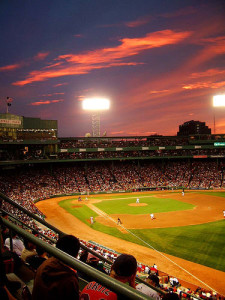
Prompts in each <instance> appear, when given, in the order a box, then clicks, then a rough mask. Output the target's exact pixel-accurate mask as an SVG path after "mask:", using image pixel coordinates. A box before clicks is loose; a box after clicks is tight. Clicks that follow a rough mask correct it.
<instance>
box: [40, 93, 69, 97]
mask: <svg viewBox="0 0 225 300" xmlns="http://www.w3.org/2000/svg"><path fill="white" fill-rule="evenodd" d="M64 94H65V93H52V94H45V95H42V96H43V97H52V96H54V95H64Z"/></svg>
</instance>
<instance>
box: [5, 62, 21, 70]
mask: <svg viewBox="0 0 225 300" xmlns="http://www.w3.org/2000/svg"><path fill="white" fill-rule="evenodd" d="M22 66H23V64H22V63H18V64H13V65H7V66H4V67H0V72H4V71H14V70H16V69H19V68H21V67H22Z"/></svg>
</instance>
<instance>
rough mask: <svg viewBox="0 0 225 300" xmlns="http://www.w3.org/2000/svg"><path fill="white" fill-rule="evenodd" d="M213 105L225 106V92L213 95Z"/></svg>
mask: <svg viewBox="0 0 225 300" xmlns="http://www.w3.org/2000/svg"><path fill="white" fill-rule="evenodd" d="M213 106H214V107H221V106H225V94H224V95H216V96H213Z"/></svg>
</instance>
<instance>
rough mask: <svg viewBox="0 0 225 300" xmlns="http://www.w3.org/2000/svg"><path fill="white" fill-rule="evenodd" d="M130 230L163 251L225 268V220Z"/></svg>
mask: <svg viewBox="0 0 225 300" xmlns="http://www.w3.org/2000/svg"><path fill="white" fill-rule="evenodd" d="M131 231H132V232H133V233H134V234H135V235H137V236H139V237H140V238H141V239H143V240H144V241H146V242H147V243H149V244H150V245H152V246H153V247H154V248H155V249H157V250H158V251H160V252H165V253H168V254H171V255H173V256H177V257H180V258H183V259H186V260H189V261H192V262H195V263H198V264H201V265H205V266H208V267H211V268H213V269H217V270H221V271H225V259H224V257H225V238H224V233H225V221H224V220H221V221H217V222H212V223H207V224H201V225H192V226H184V227H174V228H158V229H142V230H138V229H137V230H131Z"/></svg>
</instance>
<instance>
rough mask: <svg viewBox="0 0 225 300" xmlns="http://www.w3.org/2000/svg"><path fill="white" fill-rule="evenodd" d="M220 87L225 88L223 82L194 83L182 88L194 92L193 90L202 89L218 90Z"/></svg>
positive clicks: (224, 82)
mask: <svg viewBox="0 0 225 300" xmlns="http://www.w3.org/2000/svg"><path fill="white" fill-rule="evenodd" d="M221 87H225V81H220V82H212V81H207V82H195V83H192V84H189V85H185V86H183V87H182V88H183V89H186V90H194V89H203V88H210V89H218V88H221Z"/></svg>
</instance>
